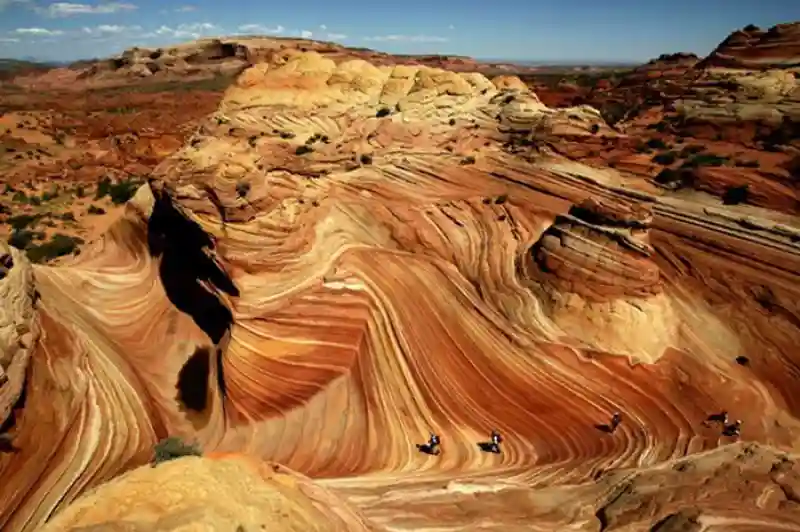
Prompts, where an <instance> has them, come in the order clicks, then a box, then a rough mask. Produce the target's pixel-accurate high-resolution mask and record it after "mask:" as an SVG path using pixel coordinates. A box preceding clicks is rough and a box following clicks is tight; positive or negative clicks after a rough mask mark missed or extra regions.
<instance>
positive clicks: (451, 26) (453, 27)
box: [447, 24, 456, 30]
mask: <svg viewBox="0 0 800 532" xmlns="http://www.w3.org/2000/svg"><path fill="white" fill-rule="evenodd" d="M447 29H448V30H454V29H456V27H455V26H453V25H452V24H450V25H449V26H447Z"/></svg>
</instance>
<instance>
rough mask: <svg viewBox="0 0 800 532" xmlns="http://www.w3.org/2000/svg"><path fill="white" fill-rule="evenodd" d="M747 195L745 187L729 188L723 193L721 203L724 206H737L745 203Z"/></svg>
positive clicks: (748, 193) (747, 188)
mask: <svg viewBox="0 0 800 532" xmlns="http://www.w3.org/2000/svg"><path fill="white" fill-rule="evenodd" d="M749 195H750V190H749V187H748V186H747V185H741V186H738V187H730V188H729V189H728V190H726V191H725V194H723V195H722V203H724V204H725V205H739V204H740V203H745V202H747V199H748V197H749Z"/></svg>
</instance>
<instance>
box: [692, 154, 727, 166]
mask: <svg viewBox="0 0 800 532" xmlns="http://www.w3.org/2000/svg"><path fill="white" fill-rule="evenodd" d="M727 160H728V158H727V157H720V156H718V155H714V154H713V153H698V154H697V155H693V156H692V157H691V158H690V159H689V160H688V161H686V162H685V163H683V166H685V167H687V168H692V167H697V166H722V165H723V164H725V162H726V161H727Z"/></svg>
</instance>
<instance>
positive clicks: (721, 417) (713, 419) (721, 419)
mask: <svg viewBox="0 0 800 532" xmlns="http://www.w3.org/2000/svg"><path fill="white" fill-rule="evenodd" d="M711 423H719V424H720V425H722V426H725V425H727V424H728V411H727V410H723V411H722V412H720V413H719V414H711V415H710V416H708V418H706V420H705V421H704V422H703V425H705V426H706V427H708V426H710V425H711Z"/></svg>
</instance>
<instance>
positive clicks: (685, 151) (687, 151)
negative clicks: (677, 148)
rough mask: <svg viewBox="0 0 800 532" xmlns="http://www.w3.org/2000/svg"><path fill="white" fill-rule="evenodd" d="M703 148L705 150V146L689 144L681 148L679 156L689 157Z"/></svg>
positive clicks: (700, 151)
mask: <svg viewBox="0 0 800 532" xmlns="http://www.w3.org/2000/svg"><path fill="white" fill-rule="evenodd" d="M703 150H705V148H704V147H703V146H700V145H699V144H689V145H688V146H684V147H683V148H682V149H681V157H682V158H684V159H685V158H687V157H691V156H692V155H695V154H698V153H702V151H703Z"/></svg>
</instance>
